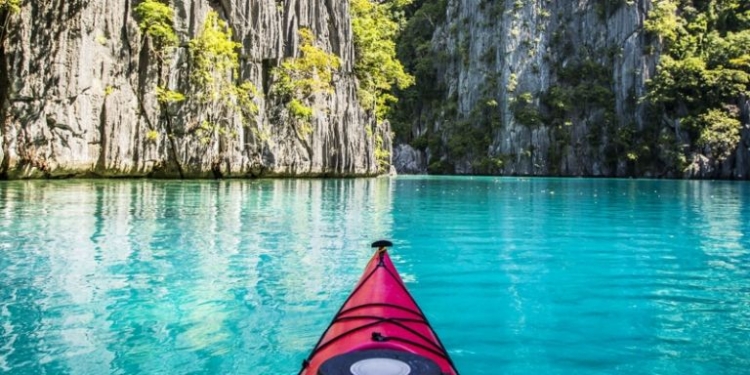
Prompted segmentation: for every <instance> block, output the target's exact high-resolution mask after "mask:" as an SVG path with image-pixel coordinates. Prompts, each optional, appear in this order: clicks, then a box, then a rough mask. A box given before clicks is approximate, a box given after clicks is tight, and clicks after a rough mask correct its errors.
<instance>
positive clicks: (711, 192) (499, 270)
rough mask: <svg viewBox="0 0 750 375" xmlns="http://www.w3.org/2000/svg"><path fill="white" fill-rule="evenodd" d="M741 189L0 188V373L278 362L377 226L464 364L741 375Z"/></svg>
mask: <svg viewBox="0 0 750 375" xmlns="http://www.w3.org/2000/svg"><path fill="white" fill-rule="evenodd" d="M746 233H750V185H748V184H747V183H739V182H697V181H647V180H588V179H517V178H416V177H399V178H396V179H387V178H380V179H355V180H325V181H322V180H274V181H224V182H208V181H206V182H176V181H140V180H139V181H33V182H6V183H2V184H0V373H8V374H44V373H46V374H68V373H69V374H230V373H232V374H295V373H296V371H297V370H298V368H299V364H300V362H301V361H302V359H303V358H304V357H305V356H306V355H307V353H308V351H309V350H310V349H311V347H312V345H313V344H314V343H315V341H316V340H317V338H318V336H319V334H320V333H321V332H322V331H323V329H324V328H325V327H326V326H327V324H328V322H329V320H330V319H331V317H332V315H333V314H334V312H335V310H336V309H337V308H338V307H339V305H340V304H341V303H342V302H343V300H344V299H345V297H346V295H347V294H348V293H349V291H350V290H351V288H352V286H353V284H354V283H355V282H356V280H357V279H358V277H359V275H360V272H361V269H362V267H363V266H364V265H365V263H366V262H367V259H368V257H369V256H370V249H369V248H368V245H369V243H370V242H371V241H373V240H376V239H380V238H389V239H392V240H393V241H394V243H395V244H396V246H395V248H394V250H393V256H394V261H395V262H396V265H397V267H399V270H400V271H401V273H402V274H403V277H404V278H405V280H406V281H407V284H408V287H409V288H410V290H411V291H412V293H413V294H414V296H415V298H416V299H417V301H418V302H419V303H420V304H421V306H422V308H423V310H425V312H426V313H427V315H428V317H429V318H430V320H431V322H432V323H433V325H434V328H435V329H436V331H437V332H438V333H439V335H440V336H441V339H442V340H443V342H444V344H445V345H446V346H447V347H448V349H449V351H450V353H451V354H452V356H453V359H454V361H455V362H456V364H457V366H458V368H459V370H461V372H462V374H464V375H471V374H603V373H617V374H667V375H671V374H712V375H714V374H747V373H748V371H750V370H748V369H750V340H749V338H750V237H749V236H748V235H747V234H746Z"/></svg>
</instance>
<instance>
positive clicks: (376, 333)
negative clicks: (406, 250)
mask: <svg viewBox="0 0 750 375" xmlns="http://www.w3.org/2000/svg"><path fill="white" fill-rule="evenodd" d="M391 245H392V244H391V243H390V242H389V241H377V242H375V243H373V244H372V247H375V248H378V250H377V252H376V253H375V255H373V257H372V259H371V260H370V262H369V263H368V264H367V267H366V268H365V271H364V273H363V275H362V278H360V280H359V282H358V283H357V286H356V287H355V288H354V291H353V292H352V294H351V295H349V298H347V300H346V302H344V305H343V306H341V309H340V310H339V312H338V313H336V316H335V317H334V318H333V321H332V322H331V324H330V325H329V326H328V329H326V331H325V332H324V333H323V336H321V338H320V340H319V341H318V343H317V344H316V345H315V349H313V351H312V353H310V356H309V357H308V358H307V359H306V360H305V361H304V362H303V364H302V370H300V372H299V374H300V375H456V374H458V371H457V370H456V367H455V366H454V365H453V362H452V361H451V359H450V357H449V356H448V352H447V351H446V350H445V347H443V344H442V343H441V342H440V339H438V337H437V334H436V333H435V331H433V330H432V328H431V327H430V324H429V323H428V322H427V318H426V317H425V315H424V313H422V310H421V309H420V308H419V306H417V302H416V301H414V298H413V297H412V296H411V294H409V291H408V290H406V286H405V285H404V282H403V280H401V277H400V276H399V275H398V272H397V271H396V268H395V267H394V266H393V262H391V258H390V257H389V256H388V252H387V250H386V248H387V247H389V246H391Z"/></svg>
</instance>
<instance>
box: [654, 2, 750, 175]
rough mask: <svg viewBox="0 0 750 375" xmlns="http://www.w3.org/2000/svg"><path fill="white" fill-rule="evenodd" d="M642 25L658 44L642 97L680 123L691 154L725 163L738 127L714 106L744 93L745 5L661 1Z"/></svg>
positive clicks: (748, 19) (748, 6) (749, 39)
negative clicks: (656, 58) (702, 153)
mask: <svg viewBox="0 0 750 375" xmlns="http://www.w3.org/2000/svg"><path fill="white" fill-rule="evenodd" d="M645 26H646V30H647V31H649V32H651V33H652V34H654V35H658V36H659V37H661V40H662V41H663V42H664V43H663V47H664V54H663V55H662V57H661V61H660V63H659V65H658V67H657V73H656V75H655V76H654V78H653V79H652V80H651V81H649V82H648V93H647V95H646V98H647V99H648V100H649V101H650V102H651V103H652V104H654V105H656V106H657V107H659V108H661V110H662V111H663V112H665V113H666V114H667V115H669V116H670V117H673V118H677V119H680V120H681V122H682V123H684V124H685V125H686V126H685V130H687V132H688V135H689V137H690V139H689V140H691V141H692V147H691V149H692V150H693V151H705V152H707V154H708V155H709V156H711V157H713V158H714V159H716V160H719V161H721V160H725V159H726V158H727V157H728V156H729V155H730V154H731V152H732V151H733V150H734V148H736V146H737V144H738V142H739V134H740V132H739V128H740V123H739V120H738V118H739V117H738V116H735V115H733V112H732V111H727V110H724V109H719V108H731V107H732V106H734V103H736V101H737V99H738V98H740V97H741V96H747V95H748V94H750V53H748V46H749V45H750V2H747V1H745V0H710V1H698V0H680V1H678V0H661V1H658V2H655V3H654V11H653V12H651V14H649V16H648V19H647V21H646V24H645ZM683 141H684V140H683Z"/></svg>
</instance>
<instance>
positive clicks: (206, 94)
mask: <svg viewBox="0 0 750 375" xmlns="http://www.w3.org/2000/svg"><path fill="white" fill-rule="evenodd" d="M189 47H190V57H191V63H192V66H191V74H190V83H191V84H192V85H191V90H192V93H193V95H192V98H193V99H195V100H197V102H198V103H199V104H200V105H202V107H203V108H202V109H203V116H204V119H203V121H202V122H201V125H200V128H199V129H198V131H197V133H198V136H199V137H200V139H201V141H203V142H204V143H209V142H210V141H211V140H213V139H215V138H216V137H220V136H227V135H228V136H233V135H234V133H235V129H233V126H234V122H233V121H232V117H231V116H232V115H233V114H234V113H236V112H237V111H239V112H240V114H241V115H242V119H243V124H244V123H246V122H247V121H249V120H250V119H251V118H252V116H254V115H255V114H256V113H257V112H258V107H257V105H256V104H255V103H254V102H253V99H254V98H255V97H256V96H257V95H258V92H257V89H256V88H255V86H254V85H253V84H252V83H251V82H249V81H244V82H240V83H235V82H237V81H239V77H238V70H239V54H238V51H239V49H240V48H241V47H242V45H241V44H240V43H237V42H235V41H233V40H232V30H231V29H230V28H229V25H227V23H226V22H225V21H224V20H222V19H220V18H219V14H218V13H216V12H214V11H211V12H208V14H207V15H206V19H205V21H204V23H203V27H202V28H201V31H200V33H199V34H198V35H197V36H196V37H195V38H193V39H192V40H190V42H189Z"/></svg>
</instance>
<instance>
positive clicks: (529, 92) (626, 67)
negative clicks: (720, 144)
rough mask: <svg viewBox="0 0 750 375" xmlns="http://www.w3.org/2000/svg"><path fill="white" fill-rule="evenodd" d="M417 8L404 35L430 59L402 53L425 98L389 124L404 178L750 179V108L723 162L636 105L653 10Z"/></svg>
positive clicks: (486, 5)
mask: <svg viewBox="0 0 750 375" xmlns="http://www.w3.org/2000/svg"><path fill="white" fill-rule="evenodd" d="M428 3H429V4H428ZM424 4H425V5H423V8H424V7H426V6H428V5H429V6H430V7H431V10H430V12H431V13H428V12H427V11H424V10H420V11H418V12H417V13H416V14H415V16H414V18H413V20H412V22H411V23H412V24H413V23H415V22H420V23H421V25H420V26H419V28H421V29H427V28H429V29H430V33H429V34H428V35H427V36H422V38H423V41H424V40H425V37H426V38H428V39H426V40H428V42H429V47H425V46H424V45H420V44H419V43H420V41H419V40H408V41H404V43H407V47H408V48H404V49H402V56H406V57H405V59H406V60H410V59H411V60H413V61H412V63H409V61H407V64H409V66H411V70H412V71H416V73H417V75H418V77H417V80H418V86H419V87H420V90H422V93H420V94H419V95H413V96H418V99H416V100H412V101H410V102H409V101H408V100H407V101H406V102H403V103H401V108H400V112H401V114H402V115H401V116H400V119H399V120H400V122H401V123H400V124H399V123H395V124H394V128H395V129H396V134H397V136H398V138H397V143H399V145H398V147H396V151H397V152H396V154H395V155H394V160H395V161H396V162H397V165H396V167H397V169H398V170H399V171H400V172H407V173H408V172H420V171H429V172H431V173H459V174H512V175H565V176H654V177H683V176H685V177H701V178H708V177H710V178H717V177H721V178H738V179H747V178H749V176H750V148H749V147H748V145H750V123H749V122H748V101H747V98H738V100H737V101H738V103H737V107H738V108H741V115H740V118H741V120H742V130H741V133H742V137H741V141H740V144H739V146H738V147H737V148H736V150H735V151H734V152H733V153H732V154H731V155H730V157H728V158H727V159H726V160H725V161H723V162H718V161H716V160H707V159H706V157H705V156H703V155H700V154H691V152H689V151H686V149H687V148H686V147H685V144H688V143H691V142H695V140H694V139H692V140H691V139H689V136H688V135H687V134H686V133H685V132H684V130H683V129H682V128H681V127H680V124H679V122H678V121H676V120H674V119H671V118H667V117H665V116H662V115H661V114H658V113H656V114H655V113H653V111H650V110H649V108H648V106H647V105H646V104H645V103H644V101H643V100H642V98H643V97H644V95H645V93H646V83H647V81H648V80H649V79H651V78H652V77H653V75H654V74H655V71H656V67H657V64H658V62H659V59H660V46H659V43H658V42H657V41H656V40H655V39H654V38H653V37H650V36H649V35H648V34H647V33H646V32H644V20H646V17H647V15H648V14H649V11H650V9H651V7H652V4H651V1H650V0H635V1H625V0H622V1H619V0H612V1H609V0H607V1H604V0H575V1H550V0H535V1H520V0H518V1H516V0H498V1H489V0H440V1H435V2H424ZM440 4H442V9H438V10H435V7H439V6H440ZM407 32H409V30H407ZM412 34H413V35H418V34H417V33H412ZM413 38H416V39H418V37H413ZM409 43H410V44H409ZM428 50H429V51H428ZM414 51H417V52H414ZM420 53H421V55H419V54H420ZM414 54H417V55H416V56H414ZM428 60H429V61H428ZM428 62H429V64H428ZM420 72H421V83H419V82H420ZM425 91H428V92H429V93H428V94H424V92H425ZM407 97H409V96H408V95H407ZM571 102H572V103H571ZM404 113H413V114H416V116H414V117H411V118H409V117H408V116H406V115H403V114H404ZM654 116H657V117H659V118H657V119H656V120H654ZM680 158H682V159H681V160H677V159H680ZM420 160H423V162H421V163H420ZM685 164H688V165H689V168H687V169H685V168H684V167H680V165H685Z"/></svg>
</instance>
